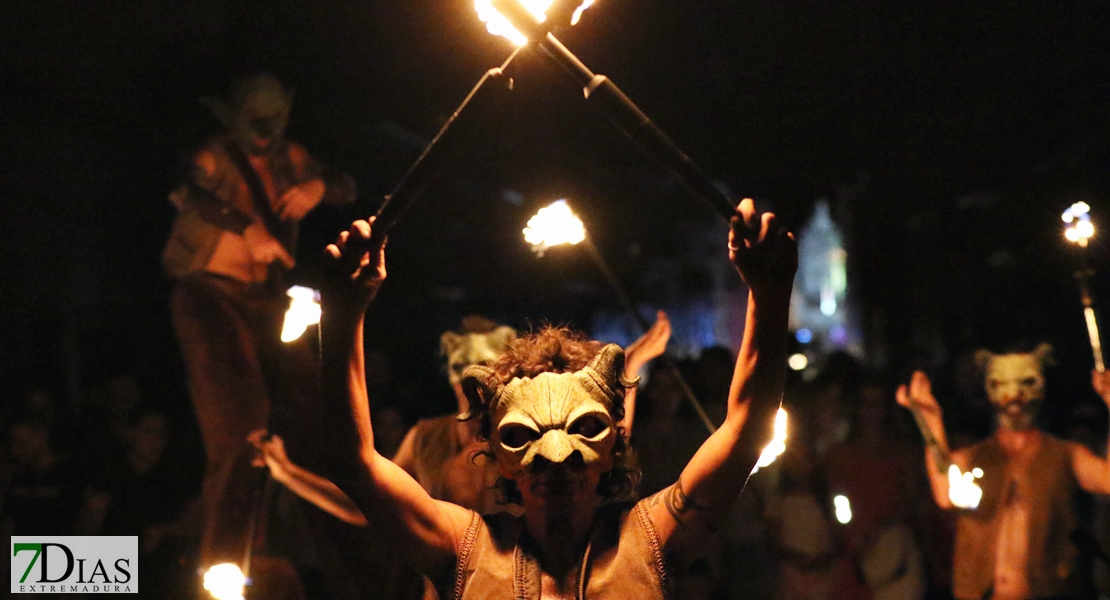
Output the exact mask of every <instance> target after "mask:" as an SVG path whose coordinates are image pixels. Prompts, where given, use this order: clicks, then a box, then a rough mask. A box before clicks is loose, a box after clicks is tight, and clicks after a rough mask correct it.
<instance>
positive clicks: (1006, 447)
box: [897, 344, 1110, 600]
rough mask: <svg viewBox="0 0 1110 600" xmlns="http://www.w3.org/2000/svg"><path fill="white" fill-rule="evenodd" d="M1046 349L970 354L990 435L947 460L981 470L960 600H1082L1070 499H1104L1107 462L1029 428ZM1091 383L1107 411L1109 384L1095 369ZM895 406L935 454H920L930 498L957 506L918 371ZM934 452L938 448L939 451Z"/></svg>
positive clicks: (957, 569) (939, 427) (958, 573)
mask: <svg viewBox="0 0 1110 600" xmlns="http://www.w3.org/2000/svg"><path fill="white" fill-rule="evenodd" d="M1050 353H1051V347H1050V346H1048V345H1047V344H1042V345H1040V346H1038V347H1037V348H1036V349H1034V350H1033V351H1032V352H1011V353H1006V354H993V353H991V352H989V351H986V350H981V351H979V352H978V353H976V362H978V364H979V365H980V366H981V367H982V368H983V369H984V371H985V374H986V377H985V382H984V383H985V387H986V392H987V397H988V398H989V399H990V402H991V405H992V406H993V408H994V411H995V417H996V421H997V428H996V431H995V433H994V434H993V435H992V436H991V437H989V438H987V439H986V440H984V441H982V442H979V443H977V444H974V445H972V446H969V447H967V448H962V449H959V450H956V451H953V452H952V453H951V459H952V462H953V463H954V464H955V465H956V466H958V467H959V468H960V470H961V471H964V472H967V471H971V470H972V469H975V468H978V469H981V470H982V472H983V476H982V479H981V480H980V481H979V482H978V484H979V485H980V487H981V488H982V490H983V497H982V500H981V501H980V503H979V505H978V507H976V508H974V509H963V510H960V514H959V517H958V520H957V529H956V548H955V553H954V558H953V563H954V566H953V594H954V595H955V597H956V598H957V599H959V600H979V599H980V598H984V597H991V598H994V599H996V600H1026V599H1033V598H1050V597H1053V598H1061V597H1069V596H1077V595H1078V594H1080V593H1081V591H1082V590H1081V584H1082V582H1081V581H1080V579H1079V575H1080V574H1079V572H1078V569H1077V559H1078V554H1079V551H1078V549H1077V548H1076V547H1075V546H1074V544H1073V543H1072V542H1071V539H1070V536H1071V534H1072V531H1073V530H1074V529H1075V527H1076V515H1075V509H1074V498H1073V497H1074V494H1075V492H1076V491H1077V490H1078V489H1080V488H1082V489H1083V490H1086V491H1088V492H1091V493H1095V494H1110V460H1107V457H1099V456H1095V455H1094V454H1093V453H1092V452H1091V451H1090V450H1088V449H1087V448H1086V447H1085V446H1082V445H1080V444H1077V443H1074V442H1069V441H1065V440H1061V439H1058V438H1056V437H1053V436H1052V435H1049V434H1047V433H1045V432H1043V431H1040V430H1038V429H1037V428H1036V417H1037V412H1038V410H1039V408H1040V406H1041V403H1042V402H1043V401H1044V369H1043V366H1044V365H1045V364H1046V362H1047V361H1049V359H1050ZM1091 379H1092V385H1093V386H1094V388H1095V391H1097V392H1098V393H1099V395H1100V396H1101V397H1102V399H1103V401H1104V402H1106V403H1107V405H1108V406H1110V378H1108V377H1107V373H1100V372H1097V371H1095V372H1093V373H1092V377H1091ZM897 398H898V403H899V404H901V405H902V406H905V407H906V408H915V409H916V410H917V411H918V412H919V413H920V414H921V415H922V417H924V421H925V423H926V424H927V426H928V428H929V431H930V432H931V433H932V437H933V438H934V439H935V440H936V445H937V448H927V449H926V453H925V460H926V464H927V468H928V470H929V479H930V482H931V484H932V489H933V497H934V499H935V500H936V502H937V504H938V505H940V507H941V508H945V509H951V508H954V506H953V503H952V501H951V500H950V498H949V480H948V474H947V472H946V471H945V470H944V469H945V466H944V465H940V464H939V461H938V454H940V455H943V454H945V453H947V451H948V447H947V441H946V438H945V434H944V424H943V421H942V415H941V409H940V406H939V405H938V404H937V401H936V398H935V397H933V393H932V389H931V384H930V382H929V378H928V377H927V376H926V375H925V374H924V373H922V372H920V371H918V372H916V373H914V374H913V378H912V379H911V381H910V384H909V385H908V386H905V385H904V386H901V387H900V388H898V393H897ZM936 450H940V452H937V451H936Z"/></svg>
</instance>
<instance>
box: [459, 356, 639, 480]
mask: <svg viewBox="0 0 1110 600" xmlns="http://www.w3.org/2000/svg"><path fill="white" fill-rule="evenodd" d="M623 371H624V350H622V349H621V348H620V346H617V345H616V344H609V345H607V346H605V347H604V348H602V349H601V351H600V352H598V354H597V355H596V356H595V357H594V358H593V360H591V361H590V363H589V364H588V365H586V366H585V367H583V368H582V369H580V370H578V371H575V372H573V373H540V374H539V375H537V376H535V377H525V378H520V377H515V378H513V379H512V380H511V381H509V382H508V383H504V384H502V383H501V382H500V380H498V379H497V378H496V376H495V375H494V371H493V370H491V369H489V368H487V367H481V366H476V367H469V368H468V369H466V371H465V372H464V373H463V388H464V389H465V390H467V397H468V398H471V399H472V400H471V407H472V410H473V407H474V400H473V399H474V394H480V396H481V399H482V401H483V403H485V404H487V405H488V410H489V415H490V423H491V430H490V447H491V450H493V452H494V454H496V456H497V461H498V463H499V464H500V466H501V470H502V474H503V475H505V476H506V477H509V478H510V479H515V478H516V476H517V475H519V474H520V473H521V472H523V471H525V470H528V469H529V468H530V467H532V466H534V465H535V464H536V463H537V459H540V458H542V459H544V460H546V461H548V462H551V463H554V464H559V463H562V462H564V461H566V460H567V459H569V458H571V457H572V456H573V455H574V454H575V453H578V454H580V455H581V458H582V460H583V462H584V463H585V464H586V465H587V466H588V467H590V466H597V467H600V468H601V469H602V470H608V469H609V468H610V467H611V466H612V454H613V447H614V444H615V443H616V436H617V433H616V428H615V424H614V422H613V407H614V403H616V402H619V401H621V400H622V399H623V396H624V394H623V388H624V387H625V386H626V385H628V382H626V381H624V379H623V377H622V374H623Z"/></svg>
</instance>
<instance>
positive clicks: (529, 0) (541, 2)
mask: <svg viewBox="0 0 1110 600" xmlns="http://www.w3.org/2000/svg"><path fill="white" fill-rule="evenodd" d="M517 1H519V2H520V4H521V5H522V6H524V8H526V9H527V10H528V12H530V13H532V16H534V17H535V18H536V21H538V22H540V23H543V22H544V21H546V20H547V9H548V8H550V7H551V5H552V4H554V1H555V0H517ZM593 3H594V0H585V2H583V3H582V5H581V6H579V7H578V9H577V10H575V11H574V15H573V16H572V17H571V19H570V24H571V25H575V24H577V23H578V19H579V18H581V17H582V11H584V10H586V8H587V7H589V6H590V5H591V4H593ZM474 9H475V10H477V11H478V18H479V19H481V20H482V22H483V23H485V24H486V31H489V32H490V33H492V34H493V35H499V36H502V37H504V38H507V39H508V40H509V41H511V42H512V43H514V44H516V45H517V46H523V45H525V44H527V43H528V37H527V36H525V35H524V34H523V33H521V32H520V31H518V30H517V29H516V28H515V27H513V25H512V24H511V23H510V22H509V20H508V19H506V18H505V16H504V15H502V14H501V13H500V12H498V11H497V9H496V8H494V7H493V2H492V0H474Z"/></svg>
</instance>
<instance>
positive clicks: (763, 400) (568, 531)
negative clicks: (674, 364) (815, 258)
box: [321, 200, 797, 599]
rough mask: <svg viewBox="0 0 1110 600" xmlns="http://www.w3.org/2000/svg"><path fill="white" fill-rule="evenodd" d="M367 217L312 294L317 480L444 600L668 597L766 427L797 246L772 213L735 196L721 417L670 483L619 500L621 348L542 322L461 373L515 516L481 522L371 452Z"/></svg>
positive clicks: (376, 263)
mask: <svg viewBox="0 0 1110 600" xmlns="http://www.w3.org/2000/svg"><path fill="white" fill-rule="evenodd" d="M370 234H371V225H370V224H368V223H367V222H364V221H358V222H355V223H354V224H353V225H352V227H351V229H350V230H349V231H347V232H344V233H343V234H342V235H341V236H340V238H339V239H338V240H337V242H336V244H334V245H331V246H329V247H328V253H329V254H330V255H331V259H332V262H331V264H332V266H333V269H334V270H333V272H332V273H331V275H330V276H329V278H328V282H327V285H326V286H325V289H324V290H323V296H324V297H323V303H324V307H323V311H324V314H323V323H322V335H323V339H322V341H323V363H322V367H323V372H322V374H321V376H322V380H323V382H324V385H323V406H322V412H323V416H324V418H325V419H327V421H328V423H329V426H330V430H331V432H332V436H331V443H329V444H328V445H327V448H326V449H325V451H326V452H328V453H329V462H328V465H329V472H328V473H327V475H328V476H329V478H331V479H332V480H333V481H335V482H336V483H337V484H338V485H339V487H340V488H341V489H343V491H344V492H346V494H347V495H348V496H349V497H350V498H351V499H352V500H353V501H354V502H355V504H356V505H357V506H358V507H359V508H360V509H361V511H362V512H363V514H365V515H366V517H367V519H369V520H370V521H371V523H372V525H373V526H374V527H376V528H379V530H380V531H382V532H383V534H382V536H381V541H382V543H383V544H390V545H391V547H392V548H394V549H395V550H396V551H397V552H398V553H399V554H401V555H403V556H405V557H406V558H407V559H408V560H409V561H410V562H411V563H413V564H414V565H415V566H417V568H418V569H419V570H420V571H421V572H423V573H425V574H426V575H428V576H429V577H430V578H431V579H432V580H433V581H436V582H437V585H438V587H439V589H440V595H441V597H443V598H452V597H454V598H510V597H514V598H536V599H539V598H556V597H559V598H562V597H571V596H574V595H575V594H576V593H577V595H578V597H590V598H643V599H647V598H666V597H669V596H670V595H671V590H670V585H669V583H668V581H669V580H668V577H667V568H669V567H668V566H667V565H668V564H673V563H674V562H678V563H682V562H683V561H684V559H686V558H687V557H689V556H691V555H692V553H693V552H694V551H695V550H696V549H697V548H698V547H699V546H700V545H701V543H703V542H704V541H705V540H706V539H707V538H708V537H709V536H710V534H711V533H712V532H713V531H714V530H715V529H716V528H717V527H718V526H719V525H720V524H721V523H722V522H723V520H724V518H725V516H726V513H727V512H728V509H729V507H731V505H732V504H733V502H734V501H735V500H736V497H737V496H738V495H739V493H740V491H741V490H742V489H743V487H744V483H745V481H746V480H747V477H748V475H749V473H750V472H751V470H752V468H753V467H754V465H755V462H756V460H757V459H758V457H759V454H760V452H761V449H762V448H763V446H764V445H765V444H766V443H767V442H768V441H770V437H771V434H772V424H773V421H774V416H775V413H776V410H777V408H778V405H779V402H780V398H781V395H782V387H783V382H784V379H785V359H786V333H787V332H786V326H787V313H788V307H789V298H790V289H791V285H792V282H793V278H794V271H795V270H796V268H797V247H796V245H795V243H794V240H793V237H792V236H790V235H789V234H788V233H787V232H786V231H785V230H784V229H782V228H781V227H780V226H779V225H778V222H777V220H776V219H775V218H774V216H773V215H770V214H766V215H763V216H762V218H761V217H759V216H758V215H757V214H756V212H755V208H754V205H753V204H752V203H751V201H750V200H746V201H744V202H743V203H742V204H741V205H740V209H739V210H738V212H737V216H736V218H734V219H733V223H732V229H731V232H730V236H729V240H730V257H731V258H732V260H733V261H734V263H735V264H736V265H737V267H738V270H739V272H740V273H741V275H742V277H744V279H745V280H746V282H747V283H748V285H749V286H750V288H751V291H750V296H749V301H748V308H747V310H748V318H747V326H746V328H745V333H744V345H743V348H742V349H741V351H740V357H739V360H738V361H737V365H736V371H735V377H734V381H733V385H732V391H731V394H730V397H729V411H728V418H727V420H726V422H725V423H724V425H722V427H721V428H720V429H719V430H718V431H717V432H716V433H715V434H713V435H712V436H711V437H710V438H709V439H708V440H707V441H706V443H705V444H704V445H703V446H702V448H701V449H700V450H699V451H698V453H697V455H696V456H695V457H694V458H693V459H692V460H691V462H690V464H689V465H688V466H687V468H686V470H684V471H683V473H682V475H681V476H680V478H679V481H678V482H676V483H675V484H674V485H672V486H671V487H669V488H667V489H665V490H663V491H662V492H659V493H658V494H656V495H655V496H652V497H651V498H646V499H643V500H641V501H639V502H636V503H634V504H633V503H629V502H620V501H619V500H620V499H622V498H624V497H625V496H626V494H627V492H629V491H630V489H631V487H632V485H633V483H634V480H635V477H634V472H635V467H634V465H631V464H630V462H629V456H630V453H629V451H628V445H627V440H626V438H625V437H624V435H623V434H622V432H621V431H620V430H619V429H618V428H617V427H616V424H617V423H619V422H620V421H621V418H622V416H623V414H622V413H623V399H624V393H625V390H626V389H627V388H628V387H630V386H631V384H632V382H630V381H629V380H627V379H626V378H625V377H624V376H623V366H624V352H623V351H622V350H621V349H620V348H619V347H617V346H615V345H608V346H601V345H600V344H598V343H593V342H587V341H585V340H581V339H577V338H575V337H573V336H568V335H566V334H565V333H563V332H562V331H560V330H551V329H548V330H544V331H541V332H539V333H538V334H534V335H532V336H529V337H526V338H522V339H520V340H517V341H516V342H514V343H513V344H511V346H510V349H509V351H508V352H507V353H506V354H505V355H504V356H502V357H501V358H500V359H498V361H497V362H495V363H494V364H493V365H491V366H489V367H471V368H469V369H467V370H466V371H465V372H464V373H463V377H462V387H463V390H464V392H465V393H466V397H467V401H468V407H467V416H468V417H469V418H473V419H476V420H477V422H478V424H479V431H478V435H479V436H481V437H483V438H485V439H488V441H489V450H490V452H492V453H493V454H494V455H495V457H496V460H497V466H498V469H499V470H500V471H501V474H502V478H503V480H502V485H501V487H502V490H503V491H504V493H505V494H506V495H508V496H510V497H511V498H512V499H514V500H516V501H517V502H519V503H521V504H522V506H523V510H524V516H523V517H513V516H511V515H508V514H506V513H499V514H497V515H494V516H489V517H485V518H483V517H482V516H481V515H479V514H478V513H476V512H474V511H472V510H469V509H465V508H463V507H460V506H458V505H456V504H452V503H449V502H443V501H439V500H435V499H433V498H432V497H431V496H429V495H428V493H427V492H426V491H425V490H424V489H423V488H422V487H420V485H419V484H418V483H417V482H416V481H415V480H413V479H412V477H411V476H410V475H409V474H408V473H406V472H405V471H404V470H403V469H401V468H400V467H398V466H397V465H395V464H393V463H392V462H390V461H389V460H387V459H386V458H385V457H383V456H381V455H379V454H378V453H377V452H376V451H375V450H374V445H373V429H372V426H371V422H370V414H369V411H368V409H367V402H366V392H365V389H366V388H365V380H364V376H363V369H364V366H363V354H362V347H363V344H362V342H363V340H362V331H363V328H362V320H363V313H364V312H365V311H366V309H367V307H368V305H369V303H370V301H371V299H372V297H373V296H374V293H375V292H376V290H377V289H378V287H379V286H380V284H381V283H382V282H383V281H384V279H385V275H386V273H385V262H384V257H385V252H384V247H383V246H382V245H378V246H377V247H372V241H371V235H370Z"/></svg>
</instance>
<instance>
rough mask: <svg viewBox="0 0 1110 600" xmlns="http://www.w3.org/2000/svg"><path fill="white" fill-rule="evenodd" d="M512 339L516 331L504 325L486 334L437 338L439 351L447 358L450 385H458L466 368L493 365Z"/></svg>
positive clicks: (450, 334)
mask: <svg viewBox="0 0 1110 600" xmlns="http://www.w3.org/2000/svg"><path fill="white" fill-rule="evenodd" d="M514 339H516V330H514V329H513V328H512V327H507V326H505V325H501V326H499V327H496V328H494V329H493V330H492V331H490V332H488V333H455V332H454V331H448V332H447V333H444V334H443V335H442V336H440V338H439V349H440V353H441V354H443V355H444V356H446V357H447V378H448V379H450V380H451V384H452V385H455V384H458V383H459V382H460V381H462V373H463V371H464V370H466V368H467V367H470V366H474V365H488V364H491V363H493V362H494V361H495V360H497V359H498V358H500V357H501V355H502V354H504V353H505V349H506V348H508V347H509V342H511V341H513V340H514Z"/></svg>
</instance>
